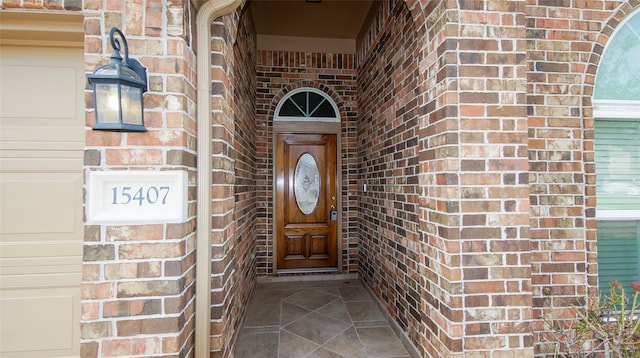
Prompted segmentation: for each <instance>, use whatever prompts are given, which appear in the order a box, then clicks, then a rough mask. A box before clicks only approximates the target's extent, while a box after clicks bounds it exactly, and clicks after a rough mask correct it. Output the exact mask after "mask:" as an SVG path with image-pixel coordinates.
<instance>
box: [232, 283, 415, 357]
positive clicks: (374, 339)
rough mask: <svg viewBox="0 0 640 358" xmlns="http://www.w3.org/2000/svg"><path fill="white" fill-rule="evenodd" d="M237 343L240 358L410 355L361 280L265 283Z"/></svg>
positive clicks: (260, 288) (248, 312) (258, 289)
mask: <svg viewBox="0 0 640 358" xmlns="http://www.w3.org/2000/svg"><path fill="white" fill-rule="evenodd" d="M237 339H238V341H237V342H236V352H235V357H238V358H244V357H283V358H284V357H305V358H369V357H384V358H391V357H393V358H405V357H409V354H408V353H407V351H406V350H405V348H404V346H402V343H401V341H400V340H399V339H398V338H397V337H396V336H395V334H394V332H393V331H392V330H391V328H390V327H389V324H388V322H387V321H386V320H385V318H384V316H383V314H382V313H381V312H380V311H379V309H378V306H376V304H375V303H374V301H372V300H371V298H370V297H369V293H368V292H367V291H366V289H365V288H364V287H362V285H361V284H360V282H359V281H357V280H347V281H326V282H325V281H308V282H284V283H267V284H259V285H258V287H256V289H255V291H254V293H253V296H252V298H251V301H250V303H249V307H247V313H246V316H245V318H244V323H243V326H242V327H241V328H240V332H239V333H238V338H237Z"/></svg>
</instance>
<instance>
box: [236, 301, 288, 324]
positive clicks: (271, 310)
mask: <svg viewBox="0 0 640 358" xmlns="http://www.w3.org/2000/svg"><path fill="white" fill-rule="evenodd" d="M280 306H281V304H280V303H278V304H275V305H274V304H271V305H261V304H258V303H254V304H249V307H248V308H247V313H246V316H245V319H244V326H245V327H261V326H274V325H280V311H281V308H280Z"/></svg>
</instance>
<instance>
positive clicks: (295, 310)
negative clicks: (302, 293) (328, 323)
mask: <svg viewBox="0 0 640 358" xmlns="http://www.w3.org/2000/svg"><path fill="white" fill-rule="evenodd" d="M311 312H312V311H310V310H308V309H306V308H303V307H300V306H298V305H294V304H293V303H289V302H282V313H281V314H280V325H281V326H286V325H288V324H289V323H292V322H294V321H297V320H299V319H300V318H302V317H304V316H306V315H308V314H309V313H311Z"/></svg>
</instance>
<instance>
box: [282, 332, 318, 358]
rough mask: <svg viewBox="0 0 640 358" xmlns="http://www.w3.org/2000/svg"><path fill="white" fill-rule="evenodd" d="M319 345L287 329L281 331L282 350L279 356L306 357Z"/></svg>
mask: <svg viewBox="0 0 640 358" xmlns="http://www.w3.org/2000/svg"><path fill="white" fill-rule="evenodd" d="M318 347H319V346H318V345H317V344H315V343H313V342H311V341H309V340H306V339H304V338H301V337H298V336H296V335H295V334H291V333H289V332H287V331H282V332H281V333H280V351H279V352H278V357H279V358H298V357H304V356H306V355H307V354H309V353H311V352H312V351H313V350H315V349H316V348H318Z"/></svg>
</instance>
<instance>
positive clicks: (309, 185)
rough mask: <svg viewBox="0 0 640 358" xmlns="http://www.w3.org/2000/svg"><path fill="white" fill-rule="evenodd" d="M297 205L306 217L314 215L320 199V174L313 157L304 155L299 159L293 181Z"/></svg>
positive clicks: (307, 154)
mask: <svg viewBox="0 0 640 358" xmlns="http://www.w3.org/2000/svg"><path fill="white" fill-rule="evenodd" d="M293 185H294V187H293V191H294V193H295V195H296V203H297V204H298V207H299V208H300V211H302V212H303V213H304V214H305V215H309V214H311V213H313V211H314V210H315V209H316V206H318V199H319V197H320V173H319V171H318V164H317V163H316V160H315V159H314V158H313V156H312V155H311V154H309V153H304V154H303V155H301V156H300V159H298V164H296V171H295V174H294V179H293Z"/></svg>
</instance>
